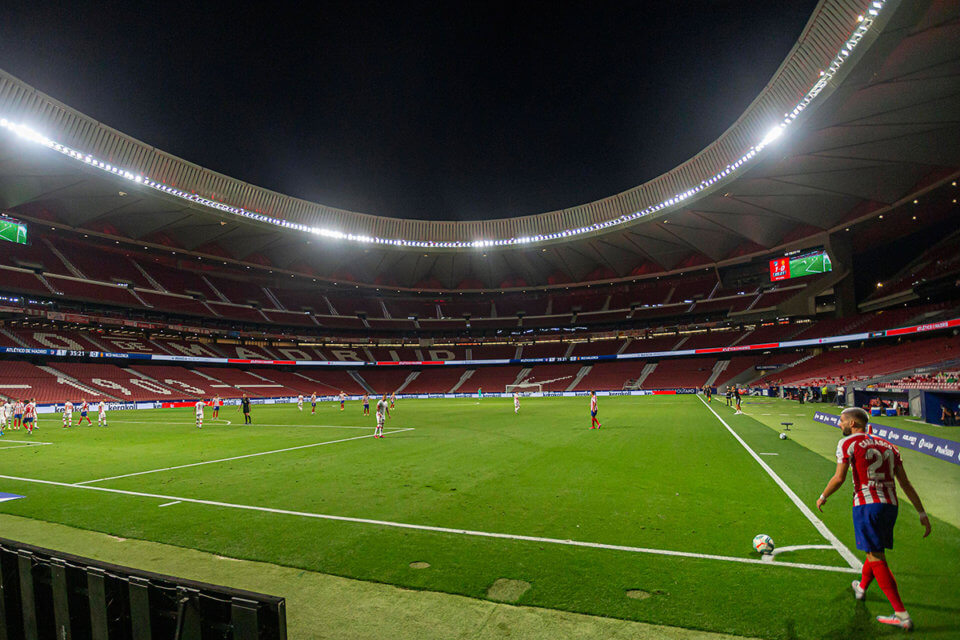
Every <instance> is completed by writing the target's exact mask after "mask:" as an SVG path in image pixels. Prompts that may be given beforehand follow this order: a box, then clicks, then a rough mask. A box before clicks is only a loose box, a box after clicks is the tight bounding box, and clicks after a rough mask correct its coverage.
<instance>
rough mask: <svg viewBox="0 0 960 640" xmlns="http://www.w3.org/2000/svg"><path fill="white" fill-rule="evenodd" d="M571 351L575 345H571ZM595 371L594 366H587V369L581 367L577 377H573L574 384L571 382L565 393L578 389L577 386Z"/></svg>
mask: <svg viewBox="0 0 960 640" xmlns="http://www.w3.org/2000/svg"><path fill="white" fill-rule="evenodd" d="M570 347H571V349H572V348H573V345H570ZM592 369H593V365H587V366H585V367H580V370H579V371H577V375H575V376H573V382H571V383H570V384H569V385H568V386H567V388H566V389H564V391H573V390H574V389H576V388H577V385H578V384H580V381H581V380H583V379H584V378H585V377H586V376H587V374H589V373H590V371H591V370H592Z"/></svg>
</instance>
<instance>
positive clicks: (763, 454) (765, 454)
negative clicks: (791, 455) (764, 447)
mask: <svg viewBox="0 0 960 640" xmlns="http://www.w3.org/2000/svg"><path fill="white" fill-rule="evenodd" d="M760 455H762V456H778V455H780V454H779V453H763V452H761V453H760Z"/></svg>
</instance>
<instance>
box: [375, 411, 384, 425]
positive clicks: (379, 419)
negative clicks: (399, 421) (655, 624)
mask: <svg viewBox="0 0 960 640" xmlns="http://www.w3.org/2000/svg"><path fill="white" fill-rule="evenodd" d="M384 422H386V418H385V417H384V416H383V414H380V413H378V414H377V426H378V427H382V426H383V423H384Z"/></svg>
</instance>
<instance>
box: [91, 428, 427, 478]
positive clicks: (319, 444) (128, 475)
mask: <svg viewBox="0 0 960 640" xmlns="http://www.w3.org/2000/svg"><path fill="white" fill-rule="evenodd" d="M413 429H414V428H413V427H407V428H406V429H397V430H396V431H387V432H385V433H384V435H389V434H391V433H402V432H404V431H413ZM373 436H374V434H372V433H368V434H367V435H364V436H354V437H352V438H341V439H339V440H326V441H324V442H314V443H313V444H302V445H300V446H297V447H287V448H286V449H274V450H272V451H259V452H257V453H247V454H244V455H242V456H231V457H229V458H220V459H218V460H204V461H203V462H191V463H189V464H178V465H176V466H173V467H163V468H161V469H149V470H147V471H136V472H134V473H124V474H121V475H119V476H110V477H108V478H97V479H95V480H84V481H83V482H75V483H73V484H74V485H76V486H81V485H86V484H92V483H94V482H106V481H107V480H119V479H120V478H131V477H133V476H143V475H147V474H148V473H160V472H161V471H174V470H175V469H186V468H188V467H199V466H202V465H205V464H216V463H218V462H230V461H231V460H243V459H244V458H256V457H258V456H268V455H270V454H273V453H284V452H286V451H297V450H298V449H310V448H312V447H322V446H323V445H326V444H337V443H338V442H348V441H350V440H362V439H364V438H372V437H373Z"/></svg>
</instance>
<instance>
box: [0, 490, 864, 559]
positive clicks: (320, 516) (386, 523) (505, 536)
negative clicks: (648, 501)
mask: <svg viewBox="0 0 960 640" xmlns="http://www.w3.org/2000/svg"><path fill="white" fill-rule="evenodd" d="M0 479H4V480H14V481H18V482H32V483H36V484H45V485H51V486H55V487H67V488H69V489H86V490H88V491H102V492H104V493H115V494H120V495H127V496H136V497H140V498H151V499H159V500H177V501H180V502H189V503H192V504H204V505H208V506H212V507H223V508H226V509H243V510H246V511H263V512H266V513H275V514H278V515H286V516H297V517H301V518H314V519H317V520H334V521H337V522H352V523H356V524H372V525H378V526H381V527H393V528H397V529H414V530H418V531H432V532H435V533H451V534H456V535H463V536H475V537H480V538H497V539H501V540H519V541H522V542H539V543H545V544H557V545H565V546H568V547H586V548H590V549H607V550H611V551H627V552H630V553H648V554H653V555H661V556H674V557H680V558H697V559H701V560H722V561H725V562H739V563H742V564H754V565H763V566H774V567H791V568H794V569H809V570H812V571H835V572H838V573H856V574H859V573H860V570H859V569H850V568H847V567H839V566H831V565H825V564H806V563H800V562H784V563H776V564H773V565H770V564H768V563H767V562H764V561H763V560H760V559H758V558H738V557H736V556H720V555H714V554H708V553H690V552H687V551H672V550H669V549H650V548H646V547H628V546H624V545H618V544H603V543H600V542H584V541H580V540H561V539H558V538H541V537H537V536H524V535H515V534H511V533H492V532H489V531H473V530H471V529H451V528H448V527H433V526H429V525H424V524H408V523H405V522H392V521H390V520H372V519H369V518H352V517H349V516H335V515H330V514H325V513H309V512H305V511H290V510H288V509H274V508H271V507H258V506H254V505H248V504H235V503H232V502H219V501H216V500H200V499H197V498H184V497H181V496H168V495H164V494H161V493H144V492H141V491H127V490H124V489H110V488H108V487H94V486H89V485H80V484H69V483H67V482H56V481H54V480H40V479H38V478H20V477H17V476H6V475H0Z"/></svg>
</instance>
